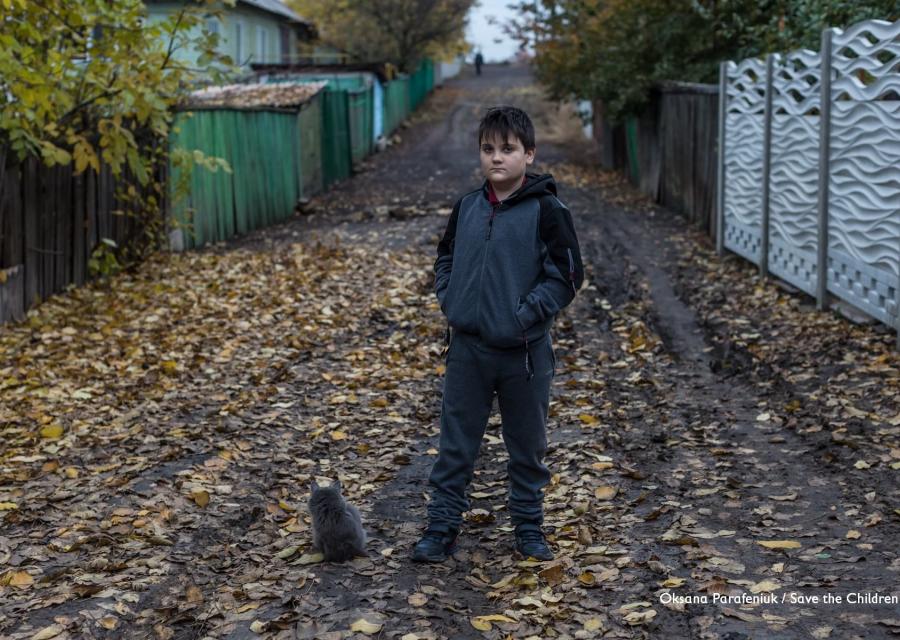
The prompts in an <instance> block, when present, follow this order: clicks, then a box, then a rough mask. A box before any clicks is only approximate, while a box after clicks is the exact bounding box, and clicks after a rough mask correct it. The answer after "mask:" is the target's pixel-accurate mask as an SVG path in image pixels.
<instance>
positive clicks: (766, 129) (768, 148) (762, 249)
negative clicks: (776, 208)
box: [759, 53, 775, 278]
mask: <svg viewBox="0 0 900 640" xmlns="http://www.w3.org/2000/svg"><path fill="white" fill-rule="evenodd" d="M774 70H775V54H773V53H770V54H769V55H767V56H766V106H765V111H764V112H763V156H762V221H761V225H760V232H759V234H760V238H759V275H760V276H762V277H763V278H767V277H768V276H769V182H770V180H769V178H770V173H771V166H772V162H771V160H772V76H773V75H774Z"/></svg>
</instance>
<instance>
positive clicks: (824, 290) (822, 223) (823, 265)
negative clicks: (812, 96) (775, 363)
mask: <svg viewBox="0 0 900 640" xmlns="http://www.w3.org/2000/svg"><path fill="white" fill-rule="evenodd" d="M831 36H832V30H831V29H825V30H824V31H823V32H822V49H821V68H822V71H821V75H820V83H819V90H820V91H821V94H820V95H821V98H820V100H819V113H820V116H819V220H818V239H817V243H818V244H817V246H816V255H817V259H816V308H818V309H819V310H825V309H827V308H828V189H829V171H830V156H831Z"/></svg>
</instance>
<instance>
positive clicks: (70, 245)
mask: <svg viewBox="0 0 900 640" xmlns="http://www.w3.org/2000/svg"><path fill="white" fill-rule="evenodd" d="M122 182H125V183H126V184H127V181H119V182H118V183H117V181H116V180H114V179H113V177H112V172H111V171H110V169H109V167H106V166H104V167H103V168H102V170H101V171H100V172H99V173H97V172H94V171H86V172H84V173H82V174H81V175H77V176H76V175H74V174H73V169H72V167H71V166H68V167H59V166H56V167H46V166H44V165H43V164H42V163H41V162H40V160H39V159H37V158H27V159H25V160H24V161H22V162H19V161H18V160H17V159H16V158H15V156H14V155H13V154H12V153H9V152H7V150H6V149H3V148H0V323H3V322H7V321H9V320H11V319H14V320H22V319H23V318H24V316H25V312H26V311H27V310H28V309H29V308H30V307H31V306H32V305H33V304H35V303H36V302H37V301H39V300H46V299H47V298H48V297H49V296H51V295H52V294H54V293H57V292H60V291H62V290H63V289H65V287H66V286H67V285H69V284H75V285H81V284H83V283H84V282H85V281H86V280H88V279H89V278H90V274H89V271H88V260H89V259H90V257H91V253H92V252H93V250H94V249H95V248H96V247H97V246H98V244H99V243H100V242H101V241H102V240H103V239H104V238H109V239H111V240H113V241H114V242H116V244H117V245H119V246H120V247H121V246H126V245H128V244H129V243H131V242H132V241H133V240H135V239H136V238H137V237H138V235H140V234H141V233H142V231H143V230H142V228H141V227H140V225H139V223H138V222H137V220H136V219H135V218H134V217H133V216H129V215H127V214H126V211H127V210H128V206H127V204H126V203H125V202H124V201H123V200H121V199H120V198H118V197H117V195H116V194H117V186H119V185H121V184H122Z"/></svg>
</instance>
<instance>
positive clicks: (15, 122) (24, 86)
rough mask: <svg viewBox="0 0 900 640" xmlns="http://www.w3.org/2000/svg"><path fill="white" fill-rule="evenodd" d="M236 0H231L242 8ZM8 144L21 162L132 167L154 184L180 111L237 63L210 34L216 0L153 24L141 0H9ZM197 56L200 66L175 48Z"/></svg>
mask: <svg viewBox="0 0 900 640" xmlns="http://www.w3.org/2000/svg"><path fill="white" fill-rule="evenodd" d="M233 1H234V0H231V4H233ZM0 9H2V14H0V145H2V146H7V147H9V148H11V149H12V150H13V151H14V152H15V153H17V154H18V155H19V157H20V158H22V157H25V156H26V155H28V154H36V155H39V156H40V157H41V158H43V160H44V161H45V162H46V163H47V164H49V165H53V164H68V163H70V162H74V165H75V169H76V171H77V172H82V171H84V170H85V169H87V168H89V167H90V168H93V169H94V170H95V171H98V170H99V169H100V163H101V161H103V162H105V163H106V164H108V165H109V166H110V167H111V168H112V171H113V173H114V174H115V175H120V174H121V173H122V172H123V170H124V168H125V167H127V168H128V169H129V170H130V171H131V173H132V174H133V175H134V176H135V177H136V178H137V179H138V180H139V181H140V182H141V184H145V183H146V182H147V181H148V179H149V177H150V169H151V166H152V163H153V162H154V161H155V159H158V157H159V154H160V152H162V151H165V150H166V145H167V139H168V133H169V125H170V123H171V121H172V111H171V107H172V106H173V105H174V104H175V103H176V102H177V101H178V100H179V99H180V97H181V96H182V95H183V94H184V92H185V91H186V89H188V88H189V87H190V85H191V84H192V83H194V82H196V81H197V80H198V79H199V78H201V77H207V76H208V74H209V73H210V67H209V65H211V64H213V63H217V64H218V65H222V66H224V65H228V64H230V60H228V59H227V57H225V56H220V55H218V54H217V53H216V44H217V37H218V36H217V35H216V34H212V33H209V32H207V31H205V30H204V28H203V27H204V25H205V20H206V17H207V16H208V15H210V14H211V13H215V12H216V9H215V8H214V0H197V1H192V2H185V3H184V6H183V8H182V9H181V11H179V12H176V13H175V14H174V15H172V16H171V17H170V18H168V19H166V20H164V21H161V22H158V23H150V22H148V20H147V14H146V9H145V7H144V4H143V2H141V0H116V1H115V2H109V1H108V0H78V1H77V2H73V1H70V0H0ZM182 47H187V48H193V49H195V50H196V51H197V52H198V54H199V58H198V59H197V68H192V67H189V66H188V64H187V63H185V62H183V61H181V60H179V56H176V55H175V53H176V52H177V51H178V50H179V49H180V48H182Z"/></svg>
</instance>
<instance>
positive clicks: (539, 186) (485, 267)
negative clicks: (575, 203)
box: [412, 106, 584, 562]
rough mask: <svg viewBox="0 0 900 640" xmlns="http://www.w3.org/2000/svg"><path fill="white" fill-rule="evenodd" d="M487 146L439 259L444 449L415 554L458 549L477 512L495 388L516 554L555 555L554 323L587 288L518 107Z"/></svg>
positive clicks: (497, 122) (436, 555)
mask: <svg viewBox="0 0 900 640" xmlns="http://www.w3.org/2000/svg"><path fill="white" fill-rule="evenodd" d="M478 144H479V147H480V153H481V169H482V172H483V173H484V177H485V180H484V183H483V184H482V186H481V188H480V189H477V190H475V191H472V192H470V193H467V194H466V195H464V196H463V197H462V198H460V199H459V200H458V201H457V203H456V205H455V206H454V207H453V211H452V213H451V214H450V219H449V221H448V223H447V229H446V231H445V232H444V236H443V238H442V239H441V241H440V243H439V244H438V249H437V255H438V257H437V260H436V261H435V263H434V271H435V284H434V290H435V294H436V295H437V298H438V301H439V302H440V305H441V311H442V312H443V313H444V314H445V315H446V316H447V322H448V328H447V334H448V341H449V348H448V351H447V356H446V358H447V370H446V375H445V378H444V394H443V403H442V407H441V437H440V452H439V454H438V459H437V460H436V461H435V464H434V467H433V468H432V470H431V475H430V477H429V480H428V482H429V485H430V486H431V490H432V491H431V501H430V503H429V504H428V520H429V524H428V528H427V529H426V531H425V535H424V536H423V537H422V539H421V540H420V541H419V542H418V543H417V544H416V546H415V549H414V550H413V554H412V557H413V560H416V561H419V562H442V561H443V560H446V559H447V557H448V556H449V555H450V554H452V553H453V552H454V551H455V550H456V544H455V543H456V537H457V534H458V532H459V527H460V525H461V524H462V512H463V511H466V510H468V508H469V502H468V500H467V499H466V487H467V486H468V485H469V482H470V481H471V479H472V472H473V469H474V466H475V458H476V456H477V455H478V450H479V448H480V446H481V439H482V437H483V436H484V430H485V427H486V426H487V421H488V417H489V416H490V412H491V405H492V403H493V397H494V393H495V392H496V393H497V395H498V403H499V405H500V414H501V418H502V422H503V441H504V443H505V444H506V449H507V451H508V452H509V463H508V465H507V471H508V474H509V479H510V493H509V514H510V520H511V523H512V524H513V525H514V526H515V532H516V533H515V538H516V550H517V551H518V552H519V553H521V554H522V555H523V556H525V557H528V556H532V557H534V558H537V559H539V560H550V559H552V558H553V553H552V552H551V551H550V548H549V547H548V546H547V543H546V540H545V539H544V534H543V532H542V530H541V525H542V524H543V498H544V496H543V492H542V489H543V487H544V486H546V485H547V483H548V482H549V481H550V472H549V470H548V469H547V467H546V466H545V465H544V463H543V457H544V454H545V452H546V449H547V436H546V422H547V409H548V406H549V401H550V380H551V378H552V377H553V375H554V373H555V371H554V370H555V367H556V358H555V356H554V353H553V345H552V343H551V339H550V327H551V326H552V324H553V319H554V317H555V316H556V314H557V313H558V312H559V310H560V309H562V308H563V307H565V306H566V305H568V304H569V303H570V302H572V300H573V298H574V297H575V294H576V292H577V291H578V289H579V288H580V287H581V284H582V281H583V278H584V274H583V269H582V264H581V252H580V250H579V247H578V240H577V238H576V236H575V229H574V226H573V225H572V217H571V215H570V214H569V210H568V209H567V208H566V206H565V205H564V204H563V203H562V202H560V201H559V199H557V198H556V183H555V182H554V181H553V177H552V176H551V175H550V174H543V175H538V174H534V173H527V174H526V171H525V170H526V168H527V166H528V165H530V164H532V163H533V162H534V154H535V143H534V127H533V126H532V123H531V120H530V118H529V117H528V115H527V114H526V113H525V112H524V111H522V110H521V109H517V108H515V107H508V106H505V107H496V108H493V109H490V110H489V111H488V112H487V114H486V115H485V116H484V118H483V119H482V121H481V123H480V125H479V128H478ZM451 273H452V277H451ZM451 327H452V328H453V332H452V335H451V333H450V328H451Z"/></svg>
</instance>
